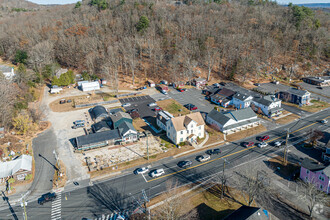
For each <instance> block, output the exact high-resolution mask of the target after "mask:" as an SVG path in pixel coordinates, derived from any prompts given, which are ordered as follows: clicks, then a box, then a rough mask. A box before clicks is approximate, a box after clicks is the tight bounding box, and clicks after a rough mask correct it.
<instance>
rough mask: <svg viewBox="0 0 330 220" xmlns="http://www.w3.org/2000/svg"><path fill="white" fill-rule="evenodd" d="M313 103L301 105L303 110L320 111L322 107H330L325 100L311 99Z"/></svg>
mask: <svg viewBox="0 0 330 220" xmlns="http://www.w3.org/2000/svg"><path fill="white" fill-rule="evenodd" d="M311 103H312V105H306V106H302V107H300V108H301V109H302V110H305V111H308V112H318V111H320V110H322V109H325V108H329V107H330V104H329V103H327V102H323V101H318V100H311Z"/></svg>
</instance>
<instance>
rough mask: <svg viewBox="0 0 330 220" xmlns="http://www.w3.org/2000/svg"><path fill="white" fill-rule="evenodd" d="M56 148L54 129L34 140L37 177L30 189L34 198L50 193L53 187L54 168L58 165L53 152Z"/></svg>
mask: <svg viewBox="0 0 330 220" xmlns="http://www.w3.org/2000/svg"><path fill="white" fill-rule="evenodd" d="M56 146H57V141H56V135H55V133H54V129H53V128H51V129H48V130H47V131H45V132H43V133H41V134H39V135H38V137H36V138H34V139H33V142H32V147H33V153H34V160H35V176H34V180H33V183H32V185H31V188H30V190H31V195H32V196H39V195H41V194H43V193H45V192H47V191H50V190H51V189H52V187H53V186H52V185H53V183H52V180H53V176H54V172H55V169H54V167H53V166H54V165H55V163H56V160H55V155H54V153H53V151H54V150H55V148H56ZM39 155H40V156H39Z"/></svg>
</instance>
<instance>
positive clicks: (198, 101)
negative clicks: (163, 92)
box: [168, 88, 214, 113]
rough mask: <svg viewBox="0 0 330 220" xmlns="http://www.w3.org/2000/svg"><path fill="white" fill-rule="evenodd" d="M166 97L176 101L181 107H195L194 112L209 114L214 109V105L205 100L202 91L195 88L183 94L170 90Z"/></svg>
mask: <svg viewBox="0 0 330 220" xmlns="http://www.w3.org/2000/svg"><path fill="white" fill-rule="evenodd" d="M168 95H169V96H170V97H171V98H173V99H175V100H176V101H178V102H179V103H180V104H181V105H185V104H193V105H195V106H197V108H198V109H197V110H196V111H200V112H207V113H209V112H210V111H212V109H213V108H214V105H213V104H211V103H210V102H208V101H207V100H206V99H205V96H204V95H203V94H202V91H201V90H197V89H195V88H192V89H188V90H186V91H184V92H179V91H177V90H175V89H171V90H170V92H169V93H168Z"/></svg>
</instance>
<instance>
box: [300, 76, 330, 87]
mask: <svg viewBox="0 0 330 220" xmlns="http://www.w3.org/2000/svg"><path fill="white" fill-rule="evenodd" d="M302 80H303V81H304V82H305V83H309V84H312V85H316V86H330V76H320V77H314V76H310V77H305V78H303V79H302Z"/></svg>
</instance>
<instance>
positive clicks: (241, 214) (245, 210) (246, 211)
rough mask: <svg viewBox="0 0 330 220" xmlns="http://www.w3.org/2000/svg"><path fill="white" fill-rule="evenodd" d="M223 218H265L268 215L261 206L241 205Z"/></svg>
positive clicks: (259, 219)
mask: <svg viewBox="0 0 330 220" xmlns="http://www.w3.org/2000/svg"><path fill="white" fill-rule="evenodd" d="M224 219H225V220H238V219H239V220H266V219H269V217H267V216H266V214H265V213H264V212H263V211H262V209H261V208H258V207H251V206H245V205H243V206H241V207H240V208H239V209H237V210H236V211H234V212H233V213H231V214H230V215H228V216H227V217H226V218H224Z"/></svg>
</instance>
